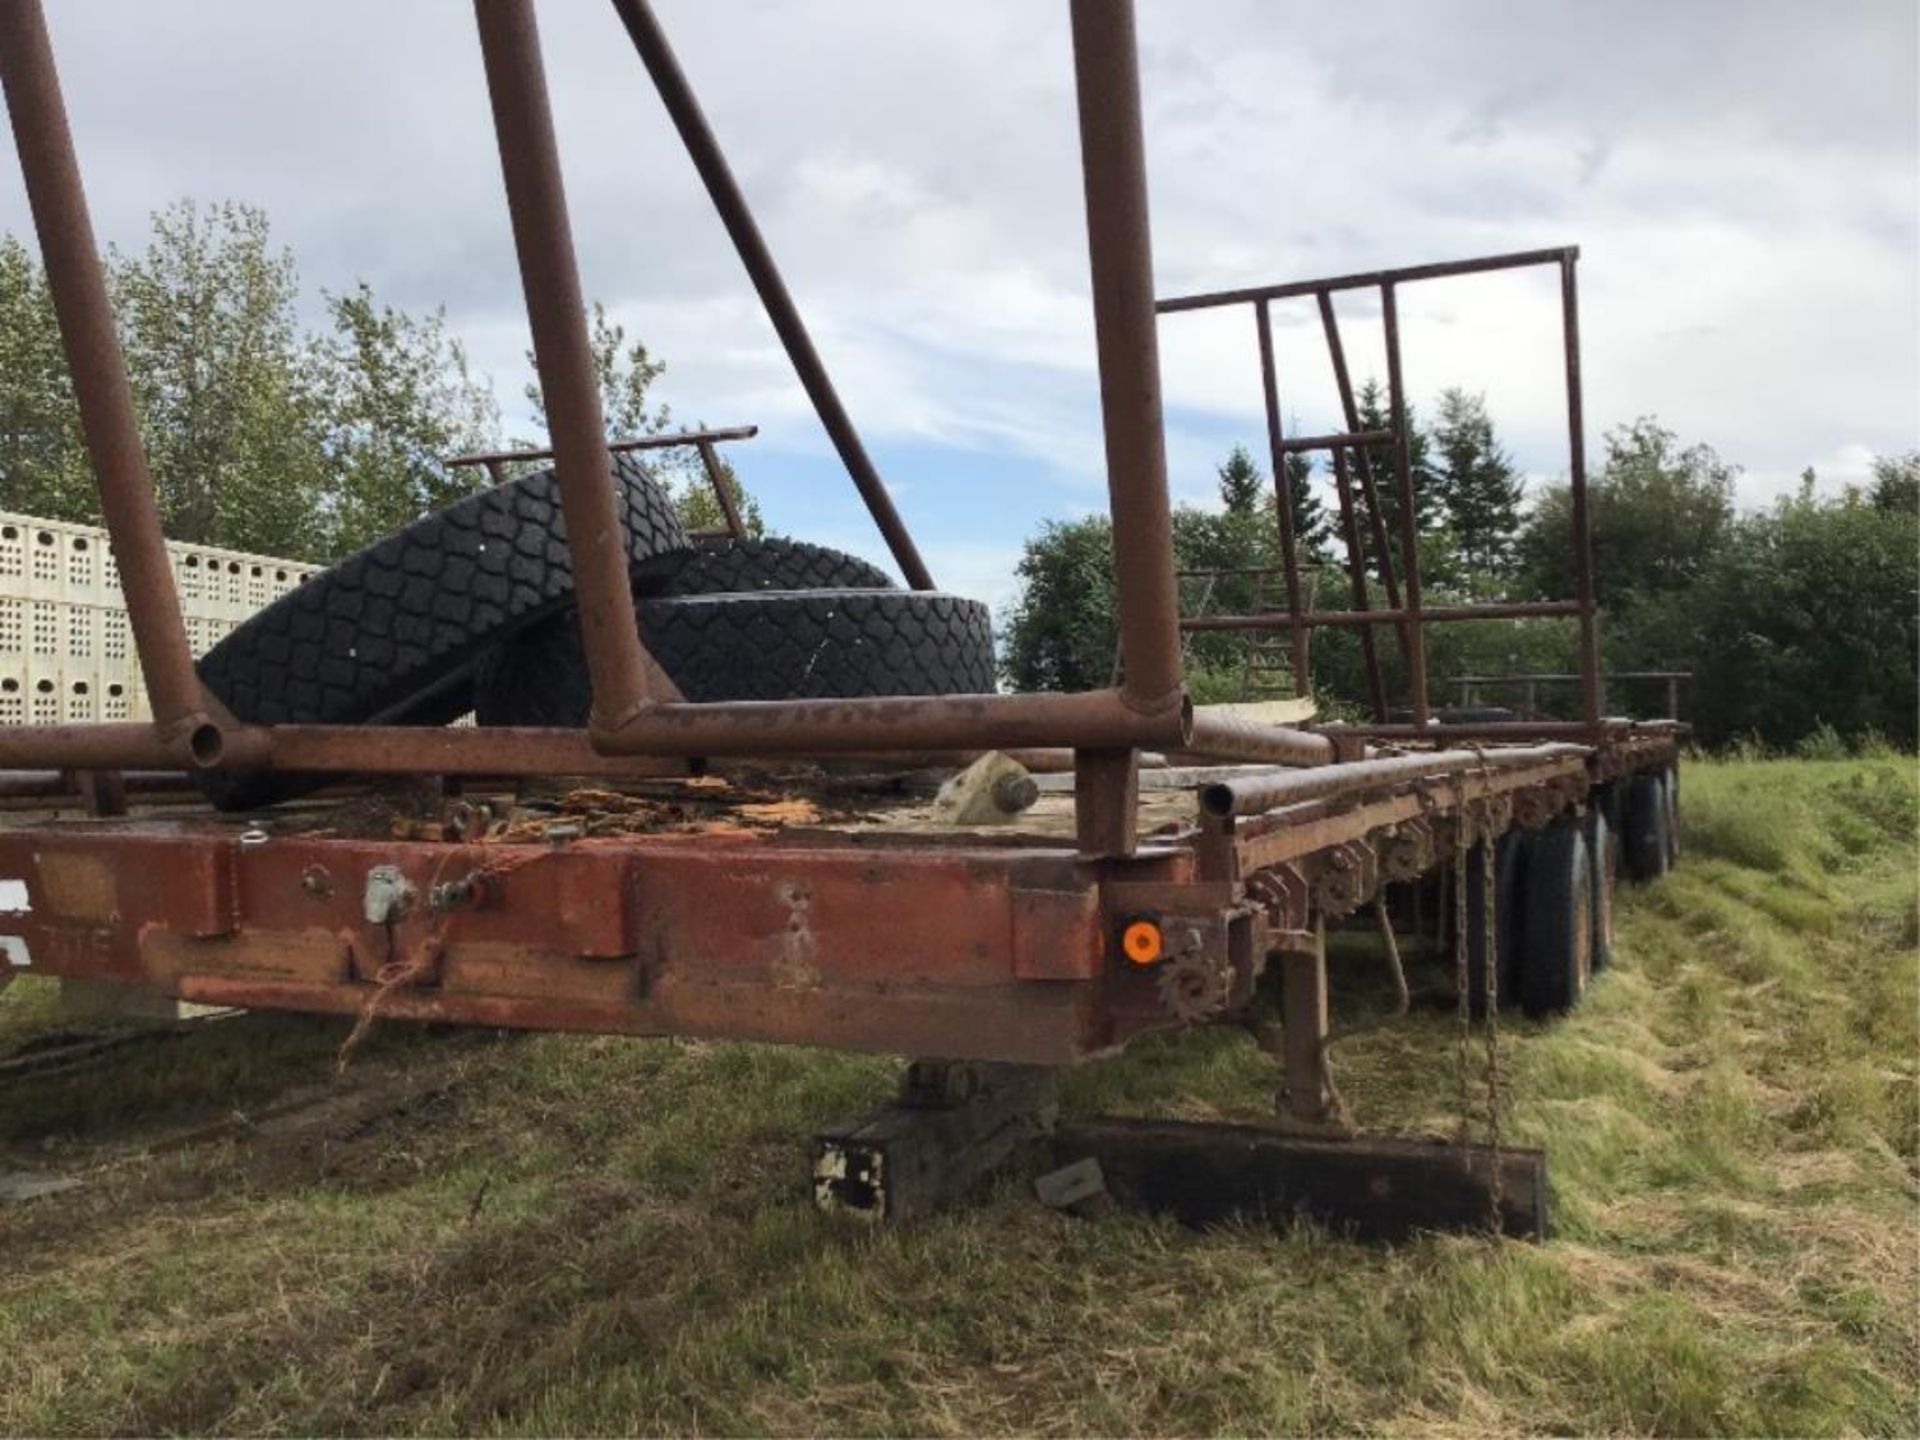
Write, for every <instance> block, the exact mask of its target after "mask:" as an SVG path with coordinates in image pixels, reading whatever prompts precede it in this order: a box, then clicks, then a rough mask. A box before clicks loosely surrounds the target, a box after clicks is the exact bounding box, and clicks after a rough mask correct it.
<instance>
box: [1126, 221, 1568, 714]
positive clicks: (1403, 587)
mask: <svg viewBox="0 0 1920 1440" xmlns="http://www.w3.org/2000/svg"><path fill="white" fill-rule="evenodd" d="M1579 258H1580V252H1579V250H1578V249H1577V248H1576V247H1573V246H1563V247H1560V248H1557V249H1550V250H1525V251H1518V252H1515V253H1512V254H1507V255H1487V256H1481V257H1479V258H1476V259H1471V260H1452V261H1446V262H1442V263H1440V264H1433V265H1414V266H1406V267H1402V268H1400V269H1395V270H1373V271H1367V272H1363V273H1360V274H1352V275H1335V276H1330V277H1327V278H1325V279H1320V280H1296V281H1290V282H1287V283H1285V284H1279V285H1260V286H1253V287H1250V288H1244V289H1238V290H1218V291H1211V292H1208V293H1206V294H1196V295H1180V296H1173V297H1170V298H1168V299H1164V300H1162V301H1160V302H1159V307H1158V308H1159V312H1160V313H1161V314H1162V315H1177V314H1184V313H1188V312H1192V311H1199V310H1217V309H1222V308H1227V307H1237V306H1241V305H1248V306H1251V307H1252V308H1253V317H1254V333H1255V338H1256V340H1257V341H1258V344H1259V355H1260V382H1261V391H1262V394H1263V396H1264V398H1265V402H1266V423H1267V449H1268V454H1269V456H1270V457H1271V463H1272V467H1273V478H1274V495H1275V500H1276V502H1277V506H1276V508H1277V512H1278V515H1279V530H1280V537H1279V538H1280V563H1281V565H1282V567H1283V568H1284V570H1285V573H1286V582H1287V583H1286V593H1287V608H1286V611H1285V612H1284V613H1265V614H1255V615H1207V616H1193V617H1187V618H1185V619H1183V620H1182V621H1181V628H1182V629H1184V630H1190V631H1191V630H1275V631H1280V632H1283V633H1284V634H1286V635H1287V636H1288V637H1289V638H1290V642H1291V644H1292V647H1293V653H1294V662H1295V668H1294V683H1295V687H1296V689H1297V691H1298V693H1299V694H1301V695H1303V696H1305V695H1308V694H1310V693H1311V688H1310V682H1309V677H1308V666H1307V647H1306V633H1307V631H1308V629H1309V628H1310V627H1313V626H1316V625H1344V626H1352V627H1358V628H1359V630H1360V644H1361V656H1362V660H1363V662H1364V665H1365V667H1366V674H1367V690H1368V696H1369V699H1370V700H1371V701H1372V705H1373V711H1374V717H1373V718H1374V720H1375V721H1376V722H1378V723H1385V722H1386V720H1387V717H1388V708H1387V695H1386V688H1385V684H1384V682H1383V680H1382V676H1381V670H1380V657H1379V653H1378V650H1377V648H1376V644H1375V640H1374V629H1375V627H1376V626H1380V625H1392V626H1393V627H1394V628H1395V631H1396V633H1397V634H1398V636H1399V640H1400V654H1401V659H1402V661H1403V662H1404V664H1405V666H1406V670H1407V686H1408V691H1409V696H1408V698H1409V702H1410V708H1411V710H1412V712H1413V724H1414V725H1416V726H1422V727H1424V726H1426V725H1427V724H1428V723H1429V722H1430V720H1431V719H1432V707H1431V702H1430V697H1429V694H1428V676H1427V655H1426V636H1425V628H1424V627H1426V626H1427V625H1433V624H1447V623H1457V622H1460V621H1470V620H1500V619H1530V618H1531V619H1537V618H1545V617H1549V616H1565V615H1573V616H1577V617H1578V618H1579V628H1580V637H1579V675H1580V691H1581V713H1582V715H1583V717H1584V718H1585V720H1586V722H1587V724H1588V725H1590V726H1597V725H1598V724H1599V723H1600V719H1601V708H1602V703H1603V702H1602V691H1601V686H1600V649H1599V638H1598V629H1597V617H1596V610H1595V603H1594V591H1593V547H1592V543H1591V539H1590V537H1589V534H1588V529H1587V508H1588V506H1587V462H1586V438H1585V411H1584V406H1583V401H1582V397H1581V385H1580V304H1579V283H1578V278H1577V276H1576V274H1575V266H1576V264H1577V262H1578V260H1579ZM1538 266H1553V267H1555V268H1556V269H1557V270H1558V271H1559V278H1560V317H1561V332H1560V340H1561V354H1562V361H1563V363H1564V366H1565V374H1566V400H1567V445H1568V455H1567V476H1568V489H1569V498H1570V500H1571V512H1572V530H1573V536H1572V539H1573V551H1574V556H1573V573H1574V589H1575V592H1576V593H1575V596H1574V598H1573V599H1571V600H1546V601H1520V602H1512V601H1508V602H1501V603H1498V604H1485V605H1451V606H1425V605H1423V604H1422V603H1421V577H1420V551H1419V535H1418V529H1417V512H1416V502H1417V496H1416V494H1415V491H1414V482H1413V466H1412V458H1411V449H1410V447H1411V443H1412V434H1411V430H1410V427H1409V426H1408V423H1407V399H1406V384H1405V379H1404V376H1403V375H1402V373H1401V370H1402V365H1401V345H1400V310H1399V295H1400V289H1401V287H1402V286H1405V285H1411V284H1416V283H1420V282H1425V281H1432V280H1444V279H1449V278H1453V277H1457V276H1462V275H1484V274H1490V273H1493V272H1495V271H1504V270H1524V269H1530V268H1534V267H1538ZM1355 290H1374V291H1378V292H1379V300H1380V319H1381V329H1382V331H1383V333H1384V338H1385V342H1386V359H1387V409H1388V414H1389V417H1390V421H1389V424H1388V425H1387V426H1386V428H1384V429H1372V430H1363V429H1361V428H1360V407H1359V403H1358V399H1357V397H1356V394H1355V391H1354V388H1353V377H1352V375H1351V374H1350V373H1349V371H1348V369H1347V352H1346V346H1345V343H1344V341H1343V340H1342V338H1341V331H1340V321H1339V317H1338V315H1337V314H1336V312H1335V307H1334V298H1333V297H1334V296H1335V295H1337V294H1341V293H1343V292H1347V291H1355ZM1291 299H1312V300H1313V301H1315V302H1316V304H1317V306H1318V309H1319V312H1320V325H1321V330H1322V333H1323V334H1324V336H1325V339H1326V346H1327V356H1328V359H1329V361H1330V363H1331V366H1332V370H1333V381H1334V387H1335V389H1336V390H1337V392H1338V394H1339V397H1340V409H1341V414H1342V416H1343V418H1344V420H1345V423H1346V427H1347V428H1346V429H1345V430H1344V431H1341V432H1338V433H1334V434H1328V435H1304V436H1293V437H1288V436H1286V435H1284V434H1283V433H1282V429H1281V423H1280V409H1281V407H1280V387H1279V381H1278V378H1277V375H1276V370H1275V365H1274V358H1273V316H1272V310H1271V307H1272V305H1273V303H1274V302H1275V301H1277V300H1291ZM1376 445H1385V446H1389V447H1391V454H1392V457H1393V460H1392V464H1393V483H1394V500H1395V509H1396V518H1397V520H1398V522H1399V530H1400V534H1399V536H1398V541H1399V554H1398V556H1397V557H1396V556H1395V554H1394V546H1393V544H1392V543H1391V542H1390V541H1389V538H1388V535H1387V530H1386V521H1385V511H1384V510H1383V509H1382V507H1381V504H1380V489H1379V484H1378V479H1377V477H1376V476H1375V475H1374V473H1373V461H1372V458H1371V456H1370V454H1369V448H1370V447H1372V446H1376ZM1315 451H1327V452H1330V453H1331V455H1332V459H1333V477H1334V492H1335V496H1336V498H1337V500H1338V502H1339V508H1340V533H1341V540H1342V545H1343V547H1344V549H1345V551H1346V564H1347V574H1348V580H1349V586H1350V588H1351V592H1352V595H1353V604H1354V608H1353V609H1352V610H1346V611H1322V612H1319V613H1308V610H1307V608H1306V607H1305V606H1304V605H1303V604H1302V597H1301V586H1300V561H1299V555H1298V550H1297V546H1296V537H1295V535H1294V533H1293V505H1292V496H1291V491H1292V479H1291V477H1290V476H1289V475H1288V474H1287V466H1286V459H1287V457H1288V456H1290V455H1302V454H1307V453H1310V452H1315ZM1350 471H1351V472H1352V473H1350ZM1353 474H1357V475H1358V477H1359V481H1360V495H1361V497H1362V498H1364V500H1365V502H1366V503H1365V505H1364V506H1360V505H1357V504H1356V501H1355V496H1354V491H1353ZM1362 510H1364V513H1365V518H1366V521H1367V533H1366V535H1365V536H1363V535H1362V533H1361V530H1360V526H1359V523H1358V519H1359V512H1361V511H1362ZM1369 542H1370V543H1369ZM1369 561H1371V562H1372V563H1373V565H1374V566H1375V567H1376V569H1377V571H1378V573H1379V576H1380V583H1381V586H1382V588H1383V589H1384V591H1385V592H1386V597H1387V606H1386V608H1385V609H1375V608H1373V606H1372V602H1371V599H1370V592H1369V587H1368V584H1367V567H1368V562H1369ZM1403 593H1404V598H1403Z"/></svg>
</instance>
